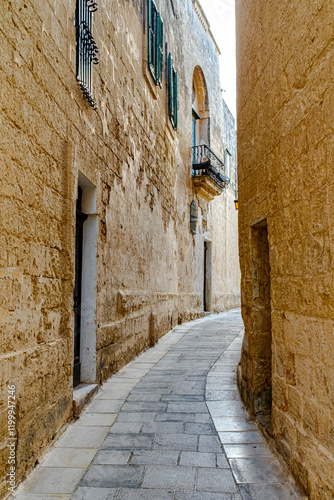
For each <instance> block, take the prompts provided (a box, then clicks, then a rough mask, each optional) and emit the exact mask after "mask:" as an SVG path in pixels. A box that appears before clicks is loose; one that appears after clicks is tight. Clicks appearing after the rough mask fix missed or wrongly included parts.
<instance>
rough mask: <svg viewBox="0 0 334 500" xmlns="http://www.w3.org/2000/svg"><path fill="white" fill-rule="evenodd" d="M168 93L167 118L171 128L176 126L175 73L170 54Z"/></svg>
mask: <svg viewBox="0 0 334 500" xmlns="http://www.w3.org/2000/svg"><path fill="white" fill-rule="evenodd" d="M168 95H169V118H170V121H171V122H172V125H173V128H174V129H176V128H177V73H176V71H175V69H174V65H173V59H172V56H171V54H169V55H168Z"/></svg>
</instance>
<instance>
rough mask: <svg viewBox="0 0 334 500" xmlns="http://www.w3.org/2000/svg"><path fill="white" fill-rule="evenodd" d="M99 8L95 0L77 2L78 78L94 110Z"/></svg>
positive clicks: (95, 104) (78, 0)
mask: <svg viewBox="0 0 334 500" xmlns="http://www.w3.org/2000/svg"><path fill="white" fill-rule="evenodd" d="M97 8H98V5H97V3H96V2H95V1H94V0H77V7H76V18H75V19H76V23H75V24H76V32H77V37H76V41H77V47H76V49H77V50H76V53H77V61H76V76H77V80H78V82H79V85H80V88H81V90H82V92H83V93H84V95H85V97H86V99H87V101H88V102H89V104H90V105H91V107H92V108H93V109H96V108H97V103H96V101H95V99H94V97H93V94H92V83H93V78H92V64H98V63H99V60H98V57H97V54H98V52H99V49H98V47H97V45H96V42H95V40H94V37H93V34H92V29H93V12H95V11H96V10H97Z"/></svg>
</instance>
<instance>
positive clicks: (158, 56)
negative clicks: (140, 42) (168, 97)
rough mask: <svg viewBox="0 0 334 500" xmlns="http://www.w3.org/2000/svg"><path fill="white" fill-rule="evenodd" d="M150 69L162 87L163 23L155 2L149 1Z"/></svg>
mask: <svg viewBox="0 0 334 500" xmlns="http://www.w3.org/2000/svg"><path fill="white" fill-rule="evenodd" d="M147 28H148V29H147V36H148V67H149V70H150V72H151V75H152V77H153V80H154V82H155V84H156V85H160V87H161V86H162V65H163V22H162V20H161V16H160V14H159V12H158V11H157V8H156V6H155V3H154V1H153V0H147Z"/></svg>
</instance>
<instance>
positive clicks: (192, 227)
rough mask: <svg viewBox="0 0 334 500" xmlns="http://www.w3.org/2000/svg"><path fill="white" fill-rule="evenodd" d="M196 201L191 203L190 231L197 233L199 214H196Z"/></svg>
mask: <svg viewBox="0 0 334 500" xmlns="http://www.w3.org/2000/svg"><path fill="white" fill-rule="evenodd" d="M196 209H197V206H196V201H195V200H193V201H192V202H191V203H190V231H191V232H192V233H194V234H196V224H197V214H196Z"/></svg>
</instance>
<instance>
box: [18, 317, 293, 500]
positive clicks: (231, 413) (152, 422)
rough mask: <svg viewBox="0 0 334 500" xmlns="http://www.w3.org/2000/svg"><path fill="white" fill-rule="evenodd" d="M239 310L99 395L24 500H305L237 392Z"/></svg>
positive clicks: (175, 341)
mask: <svg viewBox="0 0 334 500" xmlns="http://www.w3.org/2000/svg"><path fill="white" fill-rule="evenodd" d="M242 327H243V325H242V320H241V316H240V311H239V310H235V311H229V312H226V313H223V314H219V315H211V316H207V317H205V318H202V319H200V320H197V321H192V322H190V323H188V324H186V325H180V326H178V327H176V328H174V329H173V330H172V331H171V332H169V333H168V334H167V335H166V336H165V337H164V338H163V339H161V340H160V341H159V343H158V344H157V345H156V346H155V347H154V348H151V349H149V350H148V351H146V352H144V353H143V354H142V355H141V356H139V357H138V358H137V359H135V360H134V361H132V362H131V363H130V364H129V365H127V366H126V367H125V368H123V369H122V370H121V371H120V372H119V373H118V374H116V375H114V376H113V377H112V378H111V379H109V380H108V381H107V382H106V383H105V384H103V386H102V387H101V388H100V390H99V392H98V394H97V396H96V397H95V398H94V400H93V401H92V402H91V403H90V405H89V406H88V408H87V409H86V411H85V413H84V414H83V415H82V417H81V419H80V420H79V421H78V422H76V423H74V424H73V425H70V426H69V428H68V429H67V431H66V432H65V433H64V434H63V436H62V437H61V439H60V440H59V441H58V442H57V443H56V446H55V447H54V448H53V450H51V452H50V453H49V455H48V456H47V457H46V459H45V460H44V462H42V463H41V465H40V466H39V467H38V469H37V470H36V471H35V472H34V473H33V474H32V475H31V476H30V478H28V480H27V481H26V482H25V483H24V484H23V485H22V488H19V489H18V491H17V492H16V493H15V494H14V497H15V499H16V500H55V499H63V500H70V499H71V500H285V499H289V500H297V499H298V498H301V497H300V496H299V495H298V494H297V493H296V491H295V490H294V488H293V486H292V485H291V483H290V482H289V480H288V478H287V477H286V476H285V474H284V473H283V472H282V469H281V468H280V465H279V463H278V462H277V461H276V459H275V458H274V457H273V456H272V454H271V452H270V450H269V448H268V446H267V444H266V443H265V441H264V439H263V437H262V435H261V434H260V432H259V431H258V429H257V427H256V425H255V424H254V422H251V421H250V420H249V418H248V416H247V415H246V413H245V412H244V410H243V407H242V404H241V402H240V399H239V396H238V391H237V388H236V367H237V363H238V360H239V358H240V349H241V342H242Z"/></svg>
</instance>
